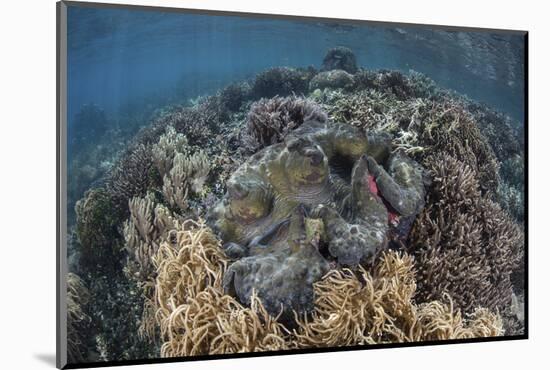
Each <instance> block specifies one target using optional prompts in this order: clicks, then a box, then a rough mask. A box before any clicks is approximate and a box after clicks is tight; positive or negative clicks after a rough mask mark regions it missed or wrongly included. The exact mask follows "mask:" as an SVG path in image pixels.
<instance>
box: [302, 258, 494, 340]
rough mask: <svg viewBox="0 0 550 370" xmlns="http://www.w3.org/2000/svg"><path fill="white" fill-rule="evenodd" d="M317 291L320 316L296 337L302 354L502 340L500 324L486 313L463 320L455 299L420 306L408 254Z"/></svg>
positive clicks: (336, 275) (327, 282)
mask: <svg viewBox="0 0 550 370" xmlns="http://www.w3.org/2000/svg"><path fill="white" fill-rule="evenodd" d="M315 289H316V293H317V299H316V309H315V313H314V315H313V317H312V318H311V319H308V318H303V319H302V320H299V328H298V330H295V331H294V336H295V338H296V339H295V345H296V346H297V347H299V348H304V347H323V346H329V347H331V346H349V345H354V344H355V345H356V344H373V343H388V342H391V343H395V342H413V341H415V342H416V341H423V340H443V339H455V338H472V337H476V336H495V335H501V334H502V330H501V327H502V323H501V321H500V318H499V317H498V316H497V315H494V314H492V313H490V312H489V311H487V310H484V309H480V310H478V311H476V312H475V313H474V314H473V315H472V316H471V317H467V318H466V319H463V318H462V315H461V313H460V311H459V310H455V309H454V307H453V303H452V300H450V299H449V304H445V303H442V302H439V301H432V302H429V303H425V304H421V305H419V306H416V305H415V304H414V303H413V302H414V301H413V296H414V294H415V290H416V280H415V274H414V262H413V258H412V257H410V256H408V255H406V254H405V255H400V254H398V253H396V252H387V253H385V254H384V255H383V256H382V257H381V259H380V260H379V261H378V263H377V265H376V266H375V270H374V272H373V273H372V274H371V273H369V272H367V271H365V270H364V269H361V270H360V271H359V272H358V273H355V272H353V271H351V270H342V271H338V270H332V271H331V272H329V274H327V275H326V276H325V278H324V279H323V280H322V281H320V282H318V283H316V286H315Z"/></svg>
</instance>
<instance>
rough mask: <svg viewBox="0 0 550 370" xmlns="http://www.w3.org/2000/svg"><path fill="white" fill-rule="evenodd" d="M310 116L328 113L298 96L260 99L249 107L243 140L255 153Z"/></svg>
mask: <svg viewBox="0 0 550 370" xmlns="http://www.w3.org/2000/svg"><path fill="white" fill-rule="evenodd" d="M309 120H316V121H319V122H326V121H327V116H326V114H325V113H324V112H323V111H322V110H321V109H320V108H319V106H317V105H316V104H313V103H312V102H311V101H310V100H307V99H303V98H297V97H296V96H290V97H286V98H281V97H275V98H271V99H260V100H259V101H257V102H255V103H254V104H252V106H251V108H250V112H249V113H248V117H247V122H246V131H245V133H244V140H243V141H244V143H245V146H246V147H247V148H250V150H251V151H252V152H253V153H255V152H257V151H258V150H259V149H262V148H265V147H266V146H269V145H272V144H276V143H280V142H281V141H283V139H284V138H285V137H286V135H287V134H288V133H289V132H290V131H291V130H294V129H296V128H298V127H299V126H300V125H302V124H303V123H304V122H306V121H309Z"/></svg>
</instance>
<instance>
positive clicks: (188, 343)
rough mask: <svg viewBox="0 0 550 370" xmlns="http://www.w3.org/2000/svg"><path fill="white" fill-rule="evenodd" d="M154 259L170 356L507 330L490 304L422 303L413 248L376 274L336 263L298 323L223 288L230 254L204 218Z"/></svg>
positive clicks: (164, 351) (386, 260)
mask: <svg viewBox="0 0 550 370" xmlns="http://www.w3.org/2000/svg"><path fill="white" fill-rule="evenodd" d="M154 261H155V264H156V266H157V271H158V277H157V280H156V290H155V306H156V315H155V318H152V320H156V322H157V325H159V327H160V328H161V333H162V338H163V342H164V343H163V345H162V347H161V355H162V356H165V357H171V356H192V355H204V354H219V353H240V352H253V351H269V350H282V349H292V348H310V347H317V348H318V347H323V346H344V345H357V344H370V343H386V342H391V341H420V340H441V339H456V338H473V337H484V336H485V337H487V336H497V335H502V321H501V319H500V317H499V316H498V315H496V314H493V313H491V312H489V311H488V310H486V309H478V310H476V311H475V312H474V313H473V314H472V315H469V316H466V317H465V318H463V316H462V314H461V312H460V310H458V309H455V308H454V306H453V303H452V301H451V300H450V299H449V298H447V299H448V302H449V303H442V302H439V301H432V302H427V303H424V304H421V305H419V306H417V305H415V304H414V303H413V302H414V299H413V297H414V293H415V287H416V280H415V275H414V263H413V258H412V257H410V256H408V255H406V254H405V255H400V254H398V253H396V252H389V253H385V254H384V255H382V256H381V258H380V259H379V260H378V261H377V263H376V265H375V268H374V272H373V273H372V274H370V273H369V272H367V271H365V270H361V273H360V275H358V274H356V273H354V272H352V271H351V270H343V271H339V270H331V271H330V272H329V273H328V274H327V275H326V276H325V277H324V278H323V279H322V280H321V281H319V282H317V283H315V285H314V289H315V296H316V298H315V309H314V313H313V315H312V316H311V317H308V316H299V317H297V322H298V323H299V326H298V327H296V328H295V329H293V330H289V329H288V328H287V327H285V326H284V325H282V324H280V323H279V322H278V320H277V317H274V316H272V315H270V314H269V313H268V312H267V311H266V310H265V308H264V307H263V305H262V301H261V300H259V299H258V297H257V296H256V295H253V296H252V297H251V304H250V307H249V308H247V307H244V306H243V305H242V304H241V303H239V302H238V301H236V300H235V299H234V298H233V297H231V296H229V295H226V294H224V293H223V291H222V280H223V276H224V273H225V269H226V268H227V265H228V263H229V260H228V258H227V257H226V256H224V255H223V253H222V252H221V242H220V241H219V240H218V239H216V237H215V236H214V235H213V234H212V232H211V230H209V229H208V228H207V227H205V225H204V224H201V223H196V222H194V221H187V222H185V223H184V224H183V225H182V226H181V228H180V229H179V230H178V231H177V232H176V241H175V242H173V243H169V242H165V243H163V244H162V245H161V247H160V249H159V251H158V253H157V255H156V257H155V258H154Z"/></svg>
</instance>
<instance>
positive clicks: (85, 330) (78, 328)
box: [67, 273, 91, 363]
mask: <svg viewBox="0 0 550 370" xmlns="http://www.w3.org/2000/svg"><path fill="white" fill-rule="evenodd" d="M89 302H90V293H89V291H88V288H86V286H85V285H84V282H83V281H82V280H81V279H80V277H79V276H78V275H76V274H73V273H69V274H68V275H67V360H68V362H69V363H78V362H82V361H84V359H85V358H86V357H87V352H88V347H87V345H88V344H89V343H86V342H87V339H86V337H85V335H88V334H89V332H90V324H91V318H90V316H88V314H87V313H86V306H87V305H88V303H89Z"/></svg>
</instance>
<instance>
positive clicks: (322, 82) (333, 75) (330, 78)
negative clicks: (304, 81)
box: [309, 69, 354, 90]
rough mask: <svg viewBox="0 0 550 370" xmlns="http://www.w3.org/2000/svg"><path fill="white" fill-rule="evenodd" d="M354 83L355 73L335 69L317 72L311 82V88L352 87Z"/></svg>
mask: <svg viewBox="0 0 550 370" xmlns="http://www.w3.org/2000/svg"><path fill="white" fill-rule="evenodd" d="M353 83H354V80H353V75H351V74H349V73H348V72H346V71H343V70H341V69H334V70H331V71H325V72H319V73H318V74H316V75H315V77H313V79H312V80H311V82H310V83H309V89H310V90H316V89H327V88H328V89H346V88H350V87H352V86H353Z"/></svg>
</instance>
